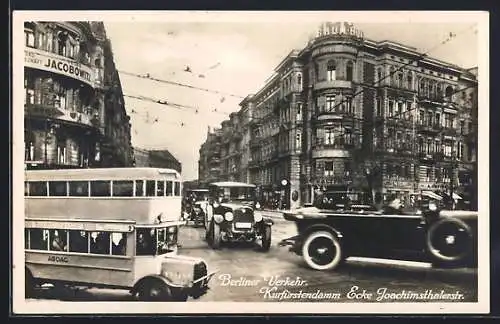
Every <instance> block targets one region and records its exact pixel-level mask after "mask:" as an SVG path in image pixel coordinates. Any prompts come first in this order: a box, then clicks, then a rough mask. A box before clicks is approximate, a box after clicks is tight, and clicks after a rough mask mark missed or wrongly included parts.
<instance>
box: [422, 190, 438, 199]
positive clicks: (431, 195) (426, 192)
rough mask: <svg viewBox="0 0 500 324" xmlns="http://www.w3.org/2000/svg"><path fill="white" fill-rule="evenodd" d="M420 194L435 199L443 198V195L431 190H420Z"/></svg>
mask: <svg viewBox="0 0 500 324" xmlns="http://www.w3.org/2000/svg"><path fill="white" fill-rule="evenodd" d="M422 196H427V197H429V198H432V199H436V200H443V197H441V196H440V195H438V194H437V193H434V192H432V191H422Z"/></svg>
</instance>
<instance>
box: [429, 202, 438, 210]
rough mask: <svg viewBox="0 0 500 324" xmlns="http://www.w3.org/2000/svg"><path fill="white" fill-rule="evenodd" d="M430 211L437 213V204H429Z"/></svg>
mask: <svg viewBox="0 0 500 324" xmlns="http://www.w3.org/2000/svg"><path fill="white" fill-rule="evenodd" d="M429 210H430V211H436V210H437V206H436V204H435V203H429Z"/></svg>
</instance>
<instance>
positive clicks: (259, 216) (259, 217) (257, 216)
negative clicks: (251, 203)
mask: <svg viewBox="0 0 500 324" xmlns="http://www.w3.org/2000/svg"><path fill="white" fill-rule="evenodd" d="M253 219H254V221H256V222H260V221H261V220H262V214H261V213H260V212H255V213H254V214H253Z"/></svg>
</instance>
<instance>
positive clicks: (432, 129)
mask: <svg viewBox="0 0 500 324" xmlns="http://www.w3.org/2000/svg"><path fill="white" fill-rule="evenodd" d="M417 128H418V130H419V131H420V132H425V133H430V134H437V133H440V132H441V131H443V126H441V124H439V123H428V122H425V121H419V122H418V123H417Z"/></svg>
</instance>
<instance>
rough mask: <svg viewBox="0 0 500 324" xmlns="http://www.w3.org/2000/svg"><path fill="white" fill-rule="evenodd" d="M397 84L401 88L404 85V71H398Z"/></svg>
mask: <svg viewBox="0 0 500 324" xmlns="http://www.w3.org/2000/svg"><path fill="white" fill-rule="evenodd" d="M396 86H397V87H399V88H402V87H403V74H402V73H398V74H397V76H396Z"/></svg>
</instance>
